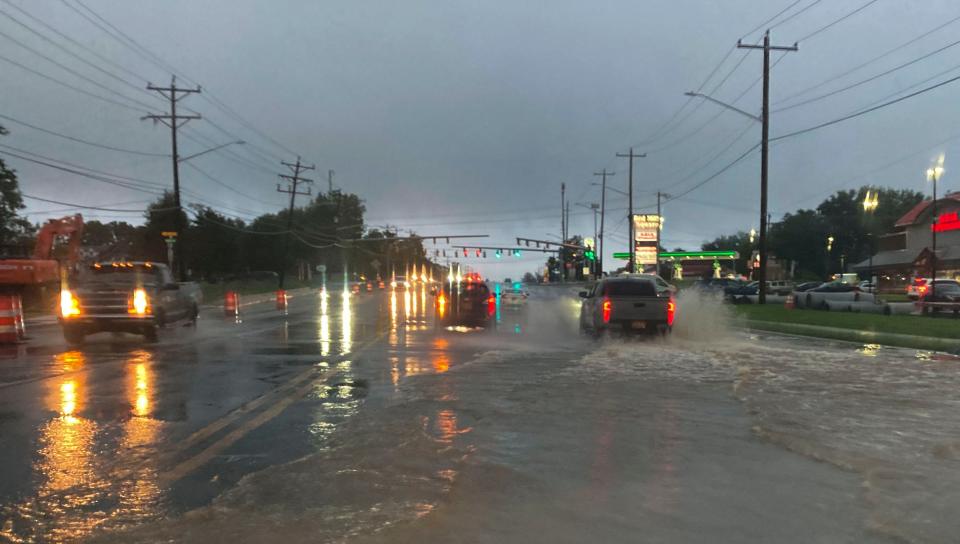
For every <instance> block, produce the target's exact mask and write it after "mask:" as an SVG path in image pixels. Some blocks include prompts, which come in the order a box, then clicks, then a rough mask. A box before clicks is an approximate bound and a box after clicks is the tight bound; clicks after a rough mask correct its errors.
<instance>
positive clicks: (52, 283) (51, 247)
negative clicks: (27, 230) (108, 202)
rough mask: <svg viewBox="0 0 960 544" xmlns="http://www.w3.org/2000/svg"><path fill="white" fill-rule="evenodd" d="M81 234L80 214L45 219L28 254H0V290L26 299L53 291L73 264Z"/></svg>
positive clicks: (37, 299) (78, 251) (77, 256)
mask: <svg viewBox="0 0 960 544" xmlns="http://www.w3.org/2000/svg"><path fill="white" fill-rule="evenodd" d="M82 237H83V217H82V216H81V215H80V214H76V215H72V216H69V217H62V218H60V219H50V220H48V221H47V222H46V224H44V225H43V226H42V227H40V231H39V232H38V233H37V242H36V245H35V246H34V248H33V254H32V255H31V256H29V257H28V256H22V257H20V256H6V257H3V256H0V292H2V293H6V294H19V295H21V296H23V297H24V298H25V299H26V301H29V302H37V301H40V300H45V299H47V298H49V297H50V296H52V295H53V294H55V293H56V292H57V291H59V289H60V281H61V279H62V278H63V277H64V276H65V275H68V274H69V273H70V272H71V271H72V270H74V269H75V268H76V266H77V262H78V260H79V256H80V243H81V238H82Z"/></svg>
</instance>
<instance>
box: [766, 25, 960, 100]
mask: <svg viewBox="0 0 960 544" xmlns="http://www.w3.org/2000/svg"><path fill="white" fill-rule="evenodd" d="M957 21H960V15H958V16H957V17H954V18H953V19H950V20H949V21H947V22H945V23H943V24H940V25H938V26H936V27H934V28H931V29H930V30H927V31H926V32H922V33H920V34H919V35H918V36H916V37H914V38H912V39H910V40H908V41H906V42H904V43H902V44H900V45H898V46H896V47H894V48H892V49H888V50H887V51H885V52H883V53H881V54H880V55H877V56H875V57H873V58H871V59H870V60H867V61H866V62H863V63H861V64H858V65H857V66H854V67H853V68H850V69H848V70H846V71H844V72H843V73H839V74H836V75H834V76H832V77H829V78H827V79H825V80H823V81H821V82H819V83H817V84H816V85H811V86H810V87H807V88H805V89H803V90H801V91H798V92H796V93H793V94H791V95H788V96H786V97H784V98H781V99H780V100H778V101H777V102H776V103H778V104H779V103H783V102H787V101H790V100H792V99H794V98H796V97H798V96H802V95H805V94H807V93H808V92H810V91H812V90H815V89H819V88H820V87H822V86H824V85H826V84H827V83H831V82H833V81H836V80H838V79H840V78H843V77H845V76H848V75H850V74H852V73H853V72H856V71H857V70H860V69H861V68H864V67H866V66H869V65H870V64H873V63H874V62H876V61H878V60H880V59H882V58H884V57H887V56H889V55H891V54H893V53H896V52H897V51H899V50H901V49H903V48H905V47H908V46H910V45H912V44H914V43H916V42H918V41H920V40H922V39H923V38H926V37H928V36H929V35H930V34H932V33H934V32H937V31H938V30H941V29H943V28H944V27H947V26H949V25H951V24H953V23H955V22H957Z"/></svg>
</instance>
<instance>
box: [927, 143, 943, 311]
mask: <svg viewBox="0 0 960 544" xmlns="http://www.w3.org/2000/svg"><path fill="white" fill-rule="evenodd" d="M942 176H943V153H941V154H940V156H939V157H938V158H937V162H936V164H934V165H933V166H932V167H930V168H927V181H932V182H933V208H932V216H933V222H932V223H931V227H932V228H931V229H930V230H931V231H932V237H933V255H931V257H930V296H931V297H936V296H937V182H938V181H940V178H941V177H942ZM931 300H934V298H931Z"/></svg>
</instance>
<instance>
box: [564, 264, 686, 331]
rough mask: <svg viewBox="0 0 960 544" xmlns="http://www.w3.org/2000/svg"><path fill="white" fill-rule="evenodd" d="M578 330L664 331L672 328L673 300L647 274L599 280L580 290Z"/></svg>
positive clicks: (674, 305)
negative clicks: (644, 275)
mask: <svg viewBox="0 0 960 544" xmlns="http://www.w3.org/2000/svg"><path fill="white" fill-rule="evenodd" d="M580 298H582V299H583V302H582V303H581V304H580V330H581V331H582V332H584V333H589V334H593V335H594V336H599V335H600V334H602V333H604V332H607V331H609V332H623V333H636V334H667V333H669V332H670V330H671V329H672V328H673V318H674V315H675V313H676V308H677V306H676V302H675V301H674V299H673V296H672V294H671V293H670V292H669V291H664V290H661V289H657V285H656V283H654V281H652V280H650V279H648V278H641V277H636V276H632V277H630V276H627V277H620V278H607V279H603V280H600V281H599V282H597V283H596V284H594V285H593V287H592V288H591V289H589V290H587V291H581V292H580Z"/></svg>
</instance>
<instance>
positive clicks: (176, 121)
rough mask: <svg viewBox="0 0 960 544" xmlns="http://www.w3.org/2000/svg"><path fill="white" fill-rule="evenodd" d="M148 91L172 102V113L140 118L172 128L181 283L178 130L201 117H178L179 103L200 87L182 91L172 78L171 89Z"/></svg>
mask: <svg viewBox="0 0 960 544" xmlns="http://www.w3.org/2000/svg"><path fill="white" fill-rule="evenodd" d="M147 90H150V91H156V92H158V93H160V95H161V96H163V97H164V98H166V99H167V100H168V101H169V102H170V113H164V114H150V115H144V116H143V117H141V118H140V120H141V121H143V120H144V119H152V120H153V122H154V123H156V122H160V123H163V124H164V125H167V126H168V127H170V141H171V145H172V148H173V151H172V153H171V155H172V159H173V199H174V206H176V208H177V211H176V213H177V217H176V219H175V221H176V223H175V228H176V231H177V238H178V239H177V241H176V242H175V243H174V246H173V248H174V263H175V266H176V270H177V277H178V278H180V281H187V268H186V267H185V266H184V262H183V231H184V228H185V227H186V225H184V224H183V207H182V206H181V205H180V157H179V156H178V155H177V129H178V128H180V127H181V126H183V125H185V124H186V123H187V122H189V121H190V120H191V119H200V116H199V115H177V102H178V101H179V100H180V99H181V98H183V97H185V96H188V95H190V94H192V93H199V92H200V86H199V85H198V86H197V88H196V89H182V88H178V87H177V76H171V78H170V86H169V87H157V86H155V85H153V84H151V83H148V84H147Z"/></svg>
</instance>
